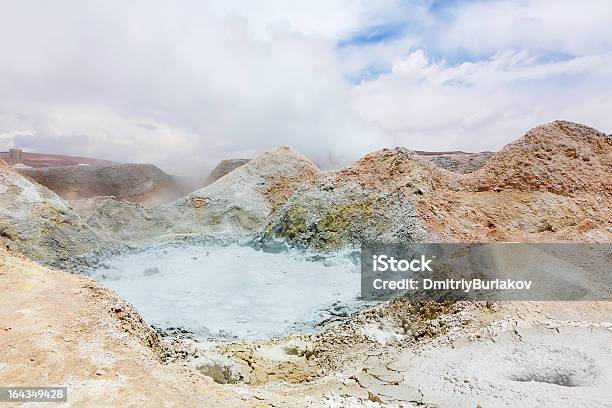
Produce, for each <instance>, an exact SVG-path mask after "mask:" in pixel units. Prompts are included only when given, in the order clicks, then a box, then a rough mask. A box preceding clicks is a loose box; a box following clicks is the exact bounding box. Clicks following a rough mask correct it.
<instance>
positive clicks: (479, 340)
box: [0, 121, 612, 408]
mask: <svg viewBox="0 0 612 408" xmlns="http://www.w3.org/2000/svg"><path fill="white" fill-rule="evenodd" d="M443 156H445V157H446V156H447V155H443ZM486 156H487V157H485V158H483V157H474V156H461V155H460V154H459V156H457V155H456V156H454V157H453V159H452V160H450V159H448V158H444V159H437V158H435V157H434V158H432V157H428V156H423V155H419V154H417V153H415V152H413V151H410V150H407V149H404V148H395V149H384V150H380V151H376V152H372V153H370V154H368V155H366V156H364V157H363V158H362V159H360V160H358V161H356V162H355V163H352V164H349V165H348V166H345V167H344V168H342V169H339V170H335V171H328V172H326V171H321V170H320V169H318V168H317V166H316V165H314V164H313V163H312V162H311V161H310V160H308V159H307V158H306V157H304V156H302V155H301V154H300V153H298V152H297V151H295V150H293V149H292V148H290V147H287V146H280V147H278V148H276V149H273V150H271V151H269V152H266V153H264V154H263V155H261V156H259V157H256V158H254V159H253V160H251V161H249V162H247V163H245V164H242V165H241V166H239V167H237V168H236V169H234V170H233V171H231V172H229V173H228V174H226V175H224V176H222V177H220V178H218V179H217V180H216V181H214V182H213V183H212V184H210V185H208V186H205V187H203V188H201V189H199V190H196V191H194V192H192V193H190V194H188V195H186V196H184V197H181V198H178V199H177V200H175V201H173V202H171V203H169V204H160V205H153V206H148V207H145V206H142V205H141V204H138V203H130V202H127V201H123V200H121V199H118V198H112V197H97V196H96V197H89V198H85V199H80V200H74V201H66V200H64V199H62V198H60V197H59V196H58V195H57V194H55V193H54V192H53V191H51V190H49V189H47V188H45V187H43V186H41V185H39V184H38V183H36V182H35V181H33V180H31V179H28V178H25V177H23V176H22V175H20V174H19V173H17V172H16V171H15V170H14V169H12V168H11V167H10V166H7V165H5V164H2V165H1V167H0V239H1V240H2V243H3V244H4V245H5V246H6V248H7V249H4V248H3V249H0V298H1V299H2V304H3V305H7V306H8V307H3V308H2V309H0V329H1V330H0V382H1V383H3V384H4V383H7V384H8V383H14V384H20V385H21V384H23V385H26V384H28V385H39V384H41V383H44V384H57V385H67V386H68V387H69V403H68V405H71V406H92V405H95V406H143V405H144V406H245V407H253V406H264V407H265V406H270V407H271V406H283V407H284V406H295V407H308V406H311V407H318V406H331V407H378V406H392V407H393V406H404V407H410V406H433V407H436V406H439V407H477V406H480V407H483V408H484V407H495V406H502V405H504V406H511V407H524V406H538V407H560V406H571V407H574V406H588V407H592V406H607V405H609V403H610V401H612V393H611V391H610V390H611V389H612V387H611V386H610V385H611V384H612V369H611V367H612V352H611V350H610V346H609V345H610V342H611V340H612V321H611V320H610V316H611V312H612V306H611V303H610V302H609V301H608V302H606V301H602V302H496V303H473V302H472V303H468V302H457V303H432V302H408V301H404V300H396V301H392V302H381V303H379V304H376V305H371V306H368V307H366V308H364V309H361V310H360V311H359V312H357V313H355V314H352V315H350V316H349V315H348V314H347V315H346V316H336V317H338V318H334V319H329V321H327V322H326V323H324V324H322V325H321V327H319V330H318V332H316V333H313V334H300V333H296V334H293V335H289V336H285V337H281V338H271V339H260V340H252V339H232V340H227V339H220V338H209V339H207V338H201V337H198V336H194V333H191V332H189V331H188V330H181V328H180V327H178V328H176V330H163V331H156V330H154V329H152V328H151V327H150V326H149V325H148V323H149V322H145V321H144V320H143V319H142V317H141V316H140V315H139V313H138V311H137V310H136V309H134V308H133V307H132V306H131V305H129V304H128V303H127V302H125V301H124V300H123V299H121V298H120V297H119V296H118V295H117V294H115V293H114V292H112V291H110V290H109V289H106V288H103V287H102V286H100V284H98V283H96V282H94V281H93V280H92V279H91V278H89V277H86V276H82V275H80V274H78V273H75V272H79V271H84V270H88V269H91V268H94V269H95V268H99V267H100V264H104V263H105V262H106V263H108V262H107V260H108V259H113V258H112V257H113V256H123V255H124V254H130V253H141V252H142V251H147V250H148V248H150V247H151V246H155V245H161V244H164V243H173V242H184V241H187V242H192V241H193V242H196V243H197V242H198V239H204V238H203V237H207V238H206V239H209V240H210V239H212V240H213V241H214V240H215V239H221V238H220V237H221V236H232V237H236V236H247V237H249V239H250V241H249V242H250V243H251V244H250V245H254V246H259V247H260V248H259V249H261V250H262V251H267V252H269V253H282V252H283V251H286V248H296V249H300V250H307V251H311V252H309V253H312V254H313V256H315V257H317V259H319V258H320V259H323V260H327V259H329V257H330V256H334V255H336V254H338V253H341V252H342V251H350V250H352V249H354V248H357V246H358V245H359V243H360V242H362V241H363V240H369V239H376V240H381V241H386V242H396V241H401V242H427V241H429V242H482V241H486V242H496V241H499V242H506V241H511V242H512V241H515V242H516V241H518V242H557V241H575V242H591V243H598V242H607V243H610V242H612V138H611V137H610V136H608V135H605V134H603V133H601V132H599V131H597V130H595V129H592V128H589V127H587V126H583V125H579V124H575V123H571V122H565V121H557V122H553V123H549V124H545V125H542V126H539V127H537V128H535V129H532V130H530V131H529V132H527V134H526V135H524V136H522V137H521V138H519V139H517V140H516V141H515V142H513V143H511V144H509V145H507V146H506V147H505V148H504V149H502V150H501V151H500V152H499V153H496V154H493V155H491V156H490V157H489V155H486ZM457 160H458V162H457ZM79 181H82V179H79ZM190 240H192V241H190ZM134 251H135V252H134ZM138 251H141V252H138ZM142 253H144V254H145V255H146V252H142ZM236 253H237V252H236ZM198 256H208V255H202V254H198ZM36 262H37V263H36ZM323 262H325V261H323ZM50 267H54V268H55V269H51V268H50ZM145 272H146V271H145ZM146 273H149V274H156V273H157V272H155V271H149V272H146ZM220 276H223V275H222V271H220ZM245 307H248V305H246V306H245ZM284 307H286V306H284ZM202 313H211V314H214V313H215V310H203V311H202ZM279 315H280V313H279Z"/></svg>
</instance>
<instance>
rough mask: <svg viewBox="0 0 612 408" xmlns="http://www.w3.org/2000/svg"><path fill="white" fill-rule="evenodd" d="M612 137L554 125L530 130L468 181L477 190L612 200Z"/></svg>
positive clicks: (567, 124)
mask: <svg viewBox="0 0 612 408" xmlns="http://www.w3.org/2000/svg"><path fill="white" fill-rule="evenodd" d="M611 169H612V137H610V136H607V135H606V134H604V133H603V132H599V131H598V130H595V129H593V128H590V127H587V126H584V125H579V124H576V123H572V122H567V121H556V122H552V123H549V124H545V125H542V126H538V127H536V128H534V129H531V130H530V131H529V132H527V134H526V135H525V136H523V137H521V138H520V139H518V140H516V141H515V142H513V143H510V144H509V145H507V146H505V147H504V148H503V149H502V150H501V151H500V152H499V153H497V154H495V155H494V156H493V157H491V158H490V159H489V161H488V162H487V163H486V164H485V165H484V166H483V167H482V168H481V169H480V170H478V171H476V172H475V173H473V174H471V175H470V176H469V177H467V178H466V179H465V185H466V186H469V187H471V188H473V189H475V190H476V191H484V190H495V189H504V188H511V189H513V190H521V191H549V192H551V193H554V194H559V195H563V196H579V195H580V194H582V193H585V192H590V193H599V194H603V195H605V196H612V171H611Z"/></svg>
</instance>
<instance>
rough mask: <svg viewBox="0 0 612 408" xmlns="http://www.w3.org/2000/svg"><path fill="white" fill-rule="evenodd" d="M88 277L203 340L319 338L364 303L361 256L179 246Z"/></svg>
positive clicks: (125, 259)
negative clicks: (321, 330)
mask: <svg viewBox="0 0 612 408" xmlns="http://www.w3.org/2000/svg"><path fill="white" fill-rule="evenodd" d="M85 273H87V274H88V275H90V276H92V277H93V278H94V279H96V280H97V281H99V282H101V283H102V284H103V285H104V286H106V287H108V288H111V289H113V290H114V291H116V292H117V293H119V294H120V295H121V296H122V297H123V298H124V299H126V300H127V301H128V302H130V303H131V304H133V305H134V306H135V307H136V309H138V311H139V312H140V314H141V315H142V316H143V318H144V319H145V320H146V321H147V322H148V323H149V324H151V325H153V326H155V327H159V328H161V329H173V328H180V329H184V330H187V331H188V332H190V333H193V334H194V336H196V337H201V338H205V337H211V336H212V337H219V338H247V339H257V338H268V337H273V336H283V335H287V334H291V333H296V332H312V331H314V330H316V329H317V328H318V327H319V325H320V324H321V323H322V322H325V321H330V320H337V319H341V318H344V317H348V316H349V315H350V314H352V313H353V312H355V311H356V310H357V309H358V308H359V307H361V306H362V305H363V302H360V301H358V300H357V298H358V295H359V289H360V275H359V266H358V262H357V261H355V256H341V255H337V256H335V257H332V258H326V259H319V258H318V257H316V256H313V255H312V254H310V255H308V254H303V253H300V252H298V251H292V250H282V251H274V252H266V251H263V250H257V249H255V248H254V247H252V246H250V245H245V244H242V245H241V244H238V243H230V244H223V243H221V244H220V243H218V242H217V243H176V242H175V243H166V244H163V245H158V246H154V247H149V248H145V249H139V250H134V251H131V252H128V253H122V254H119V255H114V256H111V257H106V258H103V259H102V262H99V263H98V265H97V266H96V267H95V268H89V269H87V270H85Z"/></svg>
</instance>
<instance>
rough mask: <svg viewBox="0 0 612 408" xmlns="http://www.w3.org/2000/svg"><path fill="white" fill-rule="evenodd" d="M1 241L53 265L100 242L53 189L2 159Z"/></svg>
mask: <svg viewBox="0 0 612 408" xmlns="http://www.w3.org/2000/svg"><path fill="white" fill-rule="evenodd" d="M0 241H2V242H3V243H4V244H5V245H6V246H8V247H9V248H11V249H13V250H16V251H20V252H22V253H24V254H26V255H28V256H29V257H30V258H32V259H34V260H36V261H39V262H42V263H45V264H54V263H57V262H59V261H61V260H62V259H66V258H68V257H71V256H74V255H77V254H82V253H84V252H87V251H89V250H91V249H93V248H95V247H97V246H98V245H99V244H100V239H99V237H98V236H97V235H96V234H95V233H94V232H93V230H92V229H91V228H90V227H89V226H88V225H87V224H86V223H84V222H83V220H82V219H81V218H80V217H79V216H77V215H76V214H75V213H74V212H73V211H72V209H71V208H70V207H69V205H68V204H67V203H66V202H64V201H63V200H62V199H61V198H59V197H58V196H57V195H56V194H55V193H54V192H52V191H51V190H49V189H47V188H46V187H43V186H41V185H39V184H37V183H34V182H31V181H30V180H28V179H26V178H25V177H23V176H21V175H20V174H18V173H16V172H15V171H14V170H13V169H11V168H10V167H8V166H7V165H6V164H5V163H4V162H2V161H0Z"/></svg>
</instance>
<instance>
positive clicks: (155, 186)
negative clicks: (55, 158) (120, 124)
mask: <svg viewBox="0 0 612 408" xmlns="http://www.w3.org/2000/svg"><path fill="white" fill-rule="evenodd" d="M17 171H18V172H19V173H20V174H22V175H25V176H28V177H30V178H31V179H32V180H34V181H36V182H37V183H39V184H42V185H44V186H45V187H47V188H49V189H51V190H53V191H55V192H56V193H57V194H58V195H59V196H60V197H62V198H64V199H66V200H78V199H81V198H90V197H96V196H113V197H115V198H117V199H119V200H125V201H131V202H137V203H144V204H151V203H156V202H162V201H166V202H167V201H169V200H172V199H175V198H176V197H178V196H179V195H180V193H179V189H178V187H177V186H176V184H175V182H174V180H173V178H172V177H171V176H169V175H168V174H166V173H164V172H163V171H161V170H160V169H159V168H158V167H156V166H153V165H152V164H111V165H95V166H89V165H76V166H63V167H45V168H19V169H17Z"/></svg>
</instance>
